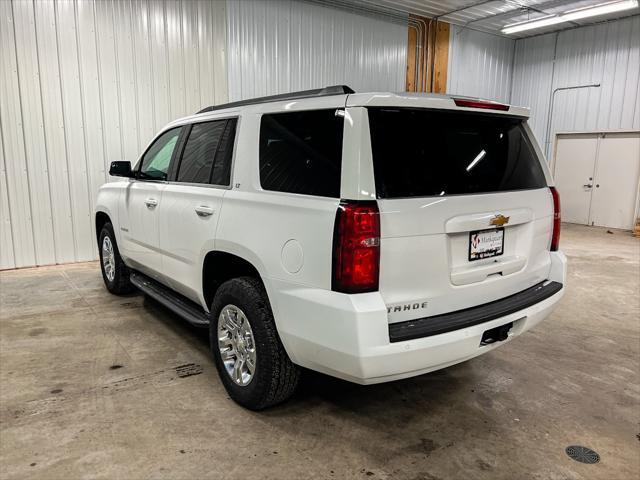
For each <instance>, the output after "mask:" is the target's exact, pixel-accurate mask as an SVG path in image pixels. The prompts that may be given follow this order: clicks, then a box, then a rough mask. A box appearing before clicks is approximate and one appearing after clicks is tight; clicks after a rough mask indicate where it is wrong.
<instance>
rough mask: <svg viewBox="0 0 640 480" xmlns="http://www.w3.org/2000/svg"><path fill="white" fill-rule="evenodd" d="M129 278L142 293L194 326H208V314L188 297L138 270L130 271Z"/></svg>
mask: <svg viewBox="0 0 640 480" xmlns="http://www.w3.org/2000/svg"><path fill="white" fill-rule="evenodd" d="M130 279H131V283H133V284H134V285H135V286H136V287H138V289H140V290H142V292H143V293H145V294H146V295H149V296H150V297H151V298H153V299H154V300H156V301H157V302H158V303H161V304H162V305H163V306H165V307H166V308H168V309H169V310H171V311H172V312H173V313H175V314H177V315H179V316H181V317H182V318H184V319H185V320H186V321H187V322H189V323H190V324H192V325H195V326H196V327H208V326H209V321H210V319H209V315H208V314H207V313H206V312H205V311H204V310H202V308H200V306H199V305H197V304H196V303H194V302H192V301H191V300H189V299H188V298H185V297H183V296H182V295H180V294H179V293H176V292H174V291H173V290H171V289H170V288H168V287H165V286H164V285H163V284H161V283H160V282H157V281H155V280H154V279H152V278H150V277H147V276H146V275H144V274H142V273H140V272H135V271H134V272H131V276H130Z"/></svg>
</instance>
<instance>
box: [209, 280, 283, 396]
mask: <svg viewBox="0 0 640 480" xmlns="http://www.w3.org/2000/svg"><path fill="white" fill-rule="evenodd" d="M248 289H251V290H253V291H251V292H249V291H247V290H248ZM259 299H260V300H259ZM264 301H265V300H264V297H263V296H262V292H258V291H256V289H255V288H254V287H253V286H252V285H250V284H243V282H242V281H241V280H237V279H236V280H231V281H229V282H226V283H225V284H223V285H222V286H221V287H220V289H219V290H218V292H217V293H216V296H215V298H214V300H213V303H212V306H211V325H210V328H209V338H210V343H211V351H212V354H213V358H214V361H215V364H216V368H217V370H218V373H219V375H220V378H221V380H222V382H223V384H224V386H225V388H226V389H227V391H228V392H229V394H230V395H231V396H232V398H233V399H234V400H235V401H236V402H238V403H239V404H240V405H242V406H244V407H247V408H251V409H255V408H258V405H259V404H260V403H261V399H262V398H264V397H265V396H266V395H267V392H268V390H269V385H270V382H271V376H272V374H273V352H272V349H273V345H272V344H271V342H270V338H269V333H268V331H267V329H266V328H265V322H269V321H271V322H272V321H273V320H272V317H271V318H268V317H267V318H265V313H266V312H269V316H271V315H270V311H271V310H270V307H269V305H268V302H267V304H266V305H264V304H262V305H260V302H264ZM227 305H235V306H236V307H238V308H239V309H240V310H242V311H243V312H244V314H245V316H246V317H247V320H248V321H249V324H250V325H251V330H252V332H253V337H254V342H255V345H256V369H255V372H254V376H253V378H252V380H251V382H250V383H249V384H248V385H244V386H241V385H238V384H236V383H235V382H234V381H233V380H232V379H231V377H230V376H229V374H228V373H227V371H226V369H225V367H224V364H223V362H222V357H221V355H220V349H219V348H218V316H219V315H220V312H221V311H222V309H223V308H224V307H225V306H227ZM265 307H266V308H265Z"/></svg>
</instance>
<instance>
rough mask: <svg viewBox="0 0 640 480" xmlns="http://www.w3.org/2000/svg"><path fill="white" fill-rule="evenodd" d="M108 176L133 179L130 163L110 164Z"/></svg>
mask: <svg viewBox="0 0 640 480" xmlns="http://www.w3.org/2000/svg"><path fill="white" fill-rule="evenodd" d="M109 175H111V176H113V177H127V178H131V177H133V172H132V171H131V162H124V161H118V162H111V166H110V167H109Z"/></svg>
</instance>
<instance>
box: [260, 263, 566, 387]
mask: <svg viewBox="0 0 640 480" xmlns="http://www.w3.org/2000/svg"><path fill="white" fill-rule="evenodd" d="M552 257H553V261H552V268H551V271H550V274H549V280H550V281H551V282H552V283H554V284H555V283H557V284H560V285H555V287H554V288H555V292H552V291H550V290H546V293H549V295H546V296H541V297H540V298H541V299H538V300H537V301H535V303H532V304H529V305H528V306H526V307H523V308H518V309H517V310H515V311H514V310H513V309H511V311H508V310H503V312H508V313H499V316H497V317H496V316H495V315H494V316H493V317H492V318H491V319H490V320H486V321H482V322H481V323H474V324H465V325H464V326H462V327H460V328H457V329H455V330H452V331H446V332H444V333H437V334H431V335H429V336H422V337H420V338H410V339H406V340H398V341H393V342H392V341H391V338H390V328H389V323H388V320H387V311H386V305H385V304H384V302H383V301H382V298H381V297H380V295H379V294H378V293H368V294H359V295H344V294H339V293H335V292H328V291H324V290H317V289H301V288H299V287H298V288H293V289H287V288H286V285H279V286H277V287H276V288H275V291H278V292H279V293H278V294H277V295H276V296H275V297H273V302H272V303H273V305H272V306H273V308H274V313H275V318H276V324H277V326H278V331H279V333H280V337H281V339H282V342H283V344H284V346H285V349H286V350H287V353H288V354H289V356H290V357H291V359H292V360H293V362H295V363H297V364H299V365H301V366H303V367H306V368H310V369H312V370H317V371H320V372H323V373H326V374H329V375H332V376H335V377H339V378H342V379H345V380H349V381H352V382H355V383H360V384H373V383H381V382H387V381H392V380H398V379H401V378H407V377H411V376H415V375H420V374H423V373H427V372H430V371H433V370H438V369H441V368H445V367H448V366H450V365H454V364H456V363H459V362H463V361H465V360H469V359H471V358H473V357H476V356H478V355H481V354H483V353H487V352H489V351H491V350H493V349H494V348H497V347H498V346H500V345H503V344H505V343H507V342H509V341H511V340H513V339H514V338H515V337H517V336H518V335H520V334H522V333H524V332H525V331H527V330H529V329H530V328H532V327H533V326H535V325H536V324H538V323H539V322H541V321H542V320H543V319H544V318H546V317H547V316H548V315H549V314H551V312H552V311H553V310H554V308H555V306H556V305H557V303H558V301H559V300H560V299H561V298H562V296H563V295H564V291H565V289H564V288H563V287H562V285H563V284H564V280H565V275H566V260H565V257H564V255H563V254H562V253H561V252H554V253H552ZM545 283H546V282H545ZM289 288H291V286H290V285H289ZM271 296H272V295H270V297H271ZM543 297H544V298H543ZM505 300H506V299H505ZM505 300H503V301H502V302H504V301H505ZM496 303H497V302H496ZM494 313H495V312H494ZM510 322H513V327H512V328H511V330H510V331H509V336H508V338H507V339H506V340H505V341H502V342H497V343H493V344H490V345H481V338H482V334H483V333H484V332H485V331H487V330H489V329H492V328H496V327H499V326H501V325H504V324H507V323H510Z"/></svg>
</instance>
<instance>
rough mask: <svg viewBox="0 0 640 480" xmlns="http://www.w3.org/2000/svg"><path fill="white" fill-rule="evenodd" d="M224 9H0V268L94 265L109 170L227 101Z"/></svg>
mask: <svg viewBox="0 0 640 480" xmlns="http://www.w3.org/2000/svg"><path fill="white" fill-rule="evenodd" d="M225 36H226V3H225V2H223V1H215V2H211V1H209V0H199V1H188V2H181V1H174V0H167V1H163V0H135V1H124V0H123V1H119V0H118V1H116V0H113V1H108V0H99V1H92V0H56V1H53V0H39V1H33V0H12V1H2V2H0V55H1V57H0V58H1V61H2V63H1V64H2V69H0V127H1V129H0V141H1V147H2V148H1V149H0V154H1V157H0V160H1V162H0V167H1V169H0V242H1V243H0V268H11V267H24V266H31V265H45V264H53V263H64V262H73V261H82V260H89V259H94V258H97V256H96V255H97V251H96V248H95V246H94V244H95V232H94V224H93V208H94V204H95V198H96V194H97V189H98V187H99V186H100V185H101V184H102V183H104V182H105V181H108V180H109V177H108V174H107V172H108V165H109V162H110V161H111V160H117V159H127V160H131V161H135V160H136V159H137V157H138V155H139V154H140V153H141V150H142V149H143V148H144V147H145V146H146V144H147V143H148V142H149V141H150V140H151V138H152V136H153V135H154V133H155V132H156V131H157V130H158V129H159V128H160V127H162V126H163V125H164V124H166V123H167V122H168V121H170V120H172V119H175V118H177V117H180V116H184V115H187V114H191V113H193V112H195V111H197V110H198V109H200V108H201V107H202V106H203V105H211V104H215V103H221V102H224V101H226V100H227V85H226V79H227V74H226V65H225Z"/></svg>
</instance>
